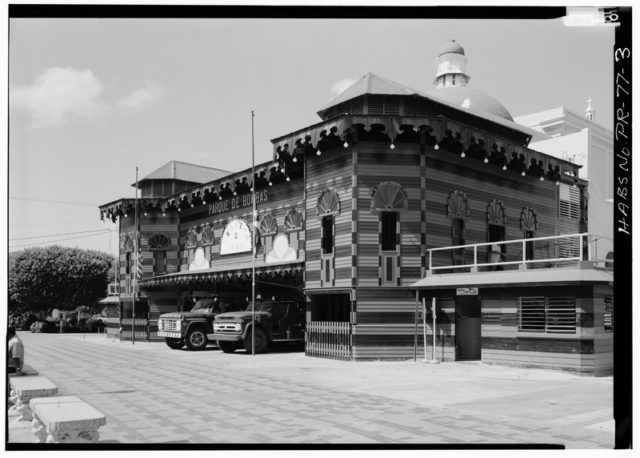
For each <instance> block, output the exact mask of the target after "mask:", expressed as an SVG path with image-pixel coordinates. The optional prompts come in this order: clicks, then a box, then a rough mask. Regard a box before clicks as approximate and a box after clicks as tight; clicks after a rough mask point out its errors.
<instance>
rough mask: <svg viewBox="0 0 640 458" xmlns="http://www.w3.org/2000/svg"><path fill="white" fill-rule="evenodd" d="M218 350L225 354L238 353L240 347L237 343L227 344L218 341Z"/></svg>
mask: <svg viewBox="0 0 640 458" xmlns="http://www.w3.org/2000/svg"><path fill="white" fill-rule="evenodd" d="M218 348H220V350H222V351H223V352H225V353H233V352H234V351H236V349H237V348H238V346H237V345H236V343H235V342H225V341H223V340H218Z"/></svg>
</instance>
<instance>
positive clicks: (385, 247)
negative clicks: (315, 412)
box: [100, 42, 613, 373]
mask: <svg viewBox="0 0 640 458" xmlns="http://www.w3.org/2000/svg"><path fill="white" fill-rule="evenodd" d="M447 59H449V61H450V62H449V63H448V64H447ZM465 66H466V57H465V55H464V50H463V49H462V47H460V46H459V45H457V44H455V43H453V42H451V43H447V44H446V45H445V46H444V47H443V50H442V52H441V53H440V56H439V67H438V75H437V78H436V83H437V89H436V90H435V91H433V92H432V93H429V94H425V93H420V92H418V91H415V90H413V89H410V88H407V87H406V86H403V85H400V84H398V83H395V82H393V81H390V80H388V79H385V78H383V77H380V76H378V75H374V74H371V73H369V74H367V75H365V76H363V77H362V78H361V79H360V80H359V81H357V82H355V83H354V84H353V85H352V86H351V87H349V88H347V89H346V90H345V91H344V92H343V93H341V94H340V95H338V96H337V97H335V98H334V99H333V100H332V101H331V102H330V103H329V104H328V105H327V106H325V107H324V108H322V109H321V110H320V111H319V112H318V115H319V116H320V118H321V121H320V122H319V123H317V124H314V125H311V126H306V127H303V128H300V129H297V130H294V131H292V132H291V133H288V134H285V135H282V136H279V137H277V138H275V139H273V140H272V143H273V148H274V158H273V161H269V162H268V163H265V164H260V165H258V166H257V173H256V174H255V175H254V176H251V170H245V171H241V172H238V173H229V174H226V175H225V176H221V177H216V178H215V179H211V180H202V181H200V182H199V183H197V184H194V185H193V186H191V187H189V188H188V189H184V190H181V191H180V192H176V193H173V194H171V195H168V196H157V195H155V194H152V195H149V196H147V197H144V198H141V199H139V200H137V201H135V202H133V204H134V205H135V204H137V206H138V211H137V212H135V213H136V214H137V217H136V218H135V221H134V218H132V211H131V209H130V208H129V207H128V206H130V205H132V199H121V200H118V201H115V202H112V203H110V204H106V205H103V206H101V207H100V210H101V214H102V217H103V218H109V219H111V220H113V221H114V222H117V223H118V224H119V226H120V233H121V243H120V262H121V269H120V294H121V300H122V303H123V304H124V303H126V302H127V300H129V301H131V298H133V297H134V293H136V288H135V287H134V288H133V289H132V288H130V287H128V286H127V285H130V284H133V285H134V286H135V284H134V283H135V273H136V272H140V273H141V277H140V279H139V281H138V286H139V288H138V289H139V297H138V300H137V302H136V304H137V305H136V308H137V312H136V314H135V316H136V321H133V314H130V315H127V312H126V310H127V309H126V307H123V309H122V310H123V312H122V313H123V315H122V316H123V318H124V319H129V320H132V321H130V322H125V324H129V326H130V327H129V332H130V330H131V323H133V324H134V326H136V325H137V326H139V327H140V329H139V331H138V332H140V336H139V337H140V338H145V337H146V338H150V339H153V338H154V334H155V331H156V329H155V328H154V323H155V322H156V321H157V318H158V316H159V315H160V314H161V313H164V312H168V311H175V310H179V309H180V307H183V306H184V301H185V298H187V297H191V296H192V295H193V294H194V292H196V291H200V292H203V293H205V294H206V293H220V292H228V293H236V294H240V295H243V294H246V295H247V296H249V294H250V291H251V281H252V279H251V278H252V277H251V272H252V266H253V264H254V263H255V266H256V288H257V290H258V294H260V295H262V296H267V297H274V298H276V299H289V300H297V301H304V302H306V309H307V319H306V330H307V332H306V350H305V351H306V353H307V355H309V356H320V357H329V358H341V359H347V360H367V359H406V358H412V357H416V358H417V357H421V358H423V357H426V356H427V354H426V353H424V351H425V350H426V351H429V350H428V348H427V346H426V345H424V343H425V342H424V341H423V339H424V337H425V336H426V338H427V340H428V341H429V342H431V341H432V337H433V332H434V331H435V334H436V337H437V339H436V341H437V343H436V345H437V347H438V348H437V350H438V355H439V356H438V358H439V359H441V360H461V359H479V360H483V361H488V362H497V363H508V362H511V361H512V360H513V358H512V356H513V352H517V353H518V354H519V356H520V359H519V360H518V361H524V362H523V364H524V365H531V366H540V367H547V366H549V364H548V358H547V359H545V355H546V356H548V355H549V354H551V353H553V352H556V353H557V352H558V348H559V347H558V346H557V345H555V343H557V342H559V341H558V338H559V337H561V338H564V339H565V340H569V341H572V342H573V340H576V339H577V340H578V341H579V342H583V341H584V340H585V339H587V340H588V337H586V336H589V335H590V336H591V337H592V339H591V340H592V341H591V344H590V345H588V344H587V345H581V344H579V345H578V344H576V345H573V344H568V345H565V346H564V347H562V348H563V350H562V351H565V350H566V352H568V353H569V354H570V355H578V356H577V358H578V360H579V361H581V360H582V359H584V358H583V356H582V355H592V356H593V357H594V358H596V357H597V358H600V357H601V355H602V358H601V359H603V361H604V360H608V358H610V357H611V352H610V350H611V349H610V348H609V347H606V344H605V345H604V346H602V345H601V346H600V347H598V346H596V345H595V344H594V341H595V340H596V338H597V339H600V338H601V337H602V338H603V339H605V340H606V339H607V337H606V334H605V332H606V330H605V329H604V326H605V325H604V324H603V323H604V322H605V318H604V314H605V305H604V302H603V301H605V300H606V299H605V296H607V297H609V296H611V294H612V293H611V290H612V281H613V279H612V277H611V275H610V274H609V273H607V272H606V271H601V270H600V269H595V268H594V266H593V265H592V264H589V262H588V261H589V256H588V251H589V244H590V242H589V238H588V236H587V235H582V236H572V237H568V236H567V235H568V234H581V233H582V234H584V233H586V231H587V226H588V220H587V211H586V198H587V193H586V184H587V183H586V182H585V181H584V180H581V179H580V178H579V166H578V165H576V164H575V163H572V162H570V161H568V160H563V159H561V158H557V157H553V156H550V155H546V154H543V153H540V152H538V151H535V150H533V149H530V148H529V147H528V145H529V142H530V140H531V138H532V135H533V132H532V131H531V130H530V129H528V128H526V127H522V126H520V125H518V124H516V123H514V122H513V119H512V118H511V116H510V114H509V113H508V111H507V110H506V109H505V108H504V107H503V106H502V105H501V104H500V103H499V102H498V101H496V100H495V99H493V98H492V97H490V96H488V95H486V94H484V93H482V92H480V91H476V90H471V89H470V88H468V87H467V83H468V82H469V77H468V75H466V73H465ZM454 76H456V77H455V78H454ZM438 82H442V84H440V83H438ZM165 178H166V177H165V176H162V177H160V176H159V175H158V177H157V178H151V179H150V178H149V177H147V178H146V179H145V180H147V181H153V180H154V179H165ZM145 180H143V182H144V181H145ZM253 187H255V200H256V206H257V221H256V224H255V226H256V229H257V230H256V231H255V233H254V232H253V231H252V230H251V227H252V207H251V205H252V196H253V195H254V193H253ZM151 189H155V187H154V186H153V185H152V186H151ZM127 208H129V210H127ZM136 226H137V228H136ZM136 234H139V235H137V236H136ZM559 236H560V237H559ZM136 237H137V239H136ZM514 241H515V242H514ZM254 244H255V245H256V247H257V249H256V257H255V259H253V246H254ZM496 245H497V246H498V248H497V253H496V252H495V250H494V248H495V246H496ZM136 253H137V254H136ZM496 254H497V256H498V257H499V258H498V259H497V261H496V258H495V257H494V256H495V255H496ZM136 258H137V259H138V262H137V264H135V265H136V266H137V265H139V266H140V267H141V268H140V269H135V268H134V267H132V265H133V264H132V263H133V261H131V260H132V259H136ZM576 265H578V266H579V267H580V268H581V269H582V270H584V271H585V272H596V273H595V274H593V275H591V274H588V275H586V276H580V274H573V275H574V276H573V277H571V276H569V277H567V278H566V279H565V280H563V281H561V282H559V283H557V284H556V283H554V282H552V281H546V282H544V281H538V280H536V278H537V277H538V276H541V275H542V273H541V272H543V271H545V272H556V275H557V271H563V270H564V271H568V270H574V268H575V266H576ZM498 268H500V269H503V270H501V271H496V270H495V269H498ZM511 269H515V270H511ZM565 273H566V272H565ZM545 275H548V273H547V274H545ZM575 275H577V277H576V276H575ZM501 276H502V277H504V279H505V281H504V282H503V281H501V280H500V279H499V278H500V277H501ZM540 278H542V277H540ZM545 278H546V277H545ZM551 278H553V275H552V276H551ZM461 279H463V281H464V282H465V283H464V284H461V283H460V281H461ZM472 280H473V281H472ZM532 288H533V289H532ZM462 290H464V291H465V294H460V295H459V294H458V292H459V291H462ZM469 292H471V293H473V294H472V295H470V294H467V293H469ZM542 293H544V294H542ZM530 295H533V296H535V297H538V296H540V295H543V296H544V297H543V299H542V306H540V303H539V302H538V303H537V304H538V309H536V310H538V312H536V313H540V307H542V310H543V314H542V315H543V316H542V320H543V325H542V326H543V328H544V329H545V331H544V332H540V329H539V326H540V324H539V322H538V321H536V319H539V318H536V319H534V320H533V321H534V322H535V323H534V324H531V323H529V321H527V320H528V318H526V317H527V316H529V315H527V314H529V313H530V312H529V309H527V308H526V305H525V307H524V308H523V307H522V305H521V304H523V303H528V302H527V301H529V299H527V298H529V297H530ZM547 296H549V297H552V298H555V297H566V296H572V297H573V296H575V298H574V301H573V303H571V302H570V301H569V302H567V303H563V304H561V306H562V307H564V308H565V309H570V308H571V307H572V305H571V304H573V311H574V312H573V313H574V314H573V315H570V316H569V317H568V318H566V320H565V321H571V320H572V319H573V325H572V326H569V327H567V328H562V327H560V328H556V330H560V331H559V332H557V333H554V331H553V330H552V331H550V332H547V331H546V327H545V326H546V322H547V318H545V316H544V313H546V312H545V311H546V310H547V308H549V305H548V304H547V302H548V299H547V298H546V297H547ZM470 297H471V298H473V299H469V298H470ZM423 298H424V299H425V302H426V299H427V298H428V299H429V302H432V301H433V299H434V298H435V300H436V318H437V319H436V328H435V330H434V329H431V328H428V329H427V326H426V325H425V326H424V327H420V329H419V326H418V322H419V320H421V319H422V318H420V317H421V316H422V313H421V312H420V309H421V307H420V303H421V301H422V299H423ZM523 298H524V299H523ZM578 298H579V299H578ZM496 301H497V302H496ZM523 301H524V302H523ZM545 301H547V302H545ZM589 301H591V302H589ZM518 304H520V305H518ZM589 304H591V305H589ZM555 305H556V304H555V302H554V303H553V304H551V309H553V307H555ZM531 307H533V308H534V309H535V306H531ZM523 314H524V315H523ZM143 315H144V318H141V317H142V316H143ZM424 315H425V316H424V318H425V323H426V321H427V320H426V315H427V314H426V313H424ZM467 315H469V318H473V320H462V319H459V318H460V317H467ZM551 315H553V313H552V314H551ZM139 317H140V318H139ZM432 318H433V316H431V319H432ZM552 318H553V317H552ZM145 319H146V322H143V321H142V320H145ZM137 320H140V321H137ZM523 320H524V324H522V323H523ZM143 326H146V328H145V329H142V327H143ZM496 326H497V327H496ZM522 326H524V328H523V327H522ZM531 326H533V328H531V329H529V334H531V333H533V334H535V335H533V336H530V335H528V336H525V335H524V332H525V331H523V329H526V328H527V327H531ZM536 326H538V327H537V328H536ZM124 331H125V329H124V327H123V332H124ZM419 331H420V332H419ZM423 331H424V332H423ZM145 333H146V334H145ZM603 336H604V337H603ZM525 337H526V338H527V339H529V340H526V342H525V340H524V339H525ZM123 338H127V335H126V334H123ZM500 339H502V340H500ZM532 342H535V344H532ZM532 345H533V347H532ZM431 350H432V351H433V348H432V349H431ZM587 359H588V358H587ZM516 360H517V358H516ZM556 362H557V364H555V365H553V364H551V366H552V367H556V368H563V369H568V370H575V371H578V372H585V373H605V372H606V371H607V369H606V367H605V366H606V365H607V364H608V363H606V362H605V363H604V364H603V365H602V368H600V366H598V368H594V367H595V366H594V364H591V363H589V364H582V363H581V362H578V363H576V361H575V358H571V357H569V358H568V359H567V358H565V359H564V360H562V359H559V360H557V361H556Z"/></svg>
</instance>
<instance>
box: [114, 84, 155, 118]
mask: <svg viewBox="0 0 640 458" xmlns="http://www.w3.org/2000/svg"><path fill="white" fill-rule="evenodd" d="M164 93H165V89H164V86H163V85H162V84H160V83H158V82H156V81H147V82H146V83H145V86H144V87H142V88H140V89H136V90H135V91H132V92H131V93H130V94H129V95H127V96H126V97H123V98H121V99H120V100H118V106H119V107H120V108H124V109H129V110H133V111H140V110H142V109H143V108H145V107H146V106H148V105H152V104H154V103H155V102H157V101H158V100H160V99H162V97H164Z"/></svg>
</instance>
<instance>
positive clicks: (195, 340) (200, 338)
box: [187, 327, 208, 350]
mask: <svg viewBox="0 0 640 458" xmlns="http://www.w3.org/2000/svg"><path fill="white" fill-rule="evenodd" d="M207 343H208V340H207V333H206V331H205V330H204V329H202V328H199V327H198V328H191V329H189V331H188V332H187V348H188V349H189V350H204V349H205V348H206V346H207Z"/></svg>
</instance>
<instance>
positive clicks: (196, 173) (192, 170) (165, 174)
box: [132, 161, 231, 186]
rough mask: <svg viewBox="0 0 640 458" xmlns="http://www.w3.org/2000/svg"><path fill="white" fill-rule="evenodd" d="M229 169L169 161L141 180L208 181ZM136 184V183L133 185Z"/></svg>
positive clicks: (225, 173) (217, 177)
mask: <svg viewBox="0 0 640 458" xmlns="http://www.w3.org/2000/svg"><path fill="white" fill-rule="evenodd" d="M230 173H231V172H229V171H228V170H221V169H215V168H213V167H205V166H203V165H197V164H189V163H187V162H180V161H169V162H167V163H166V164H165V165H163V166H162V167H160V168H159V169H157V170H154V171H153V172H151V173H150V174H149V175H147V176H146V177H144V178H142V179H140V180H139V181H145V180H182V181H189V182H192V183H207V182H209V181H213V180H217V179H219V178H223V177H225V176H227V175H229V174H230ZM132 186H135V183H134V184H133V185H132Z"/></svg>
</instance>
